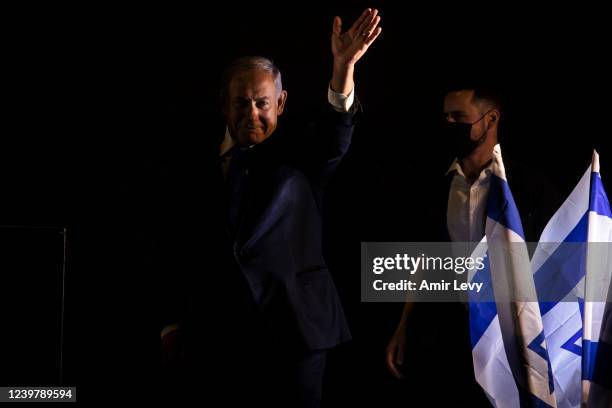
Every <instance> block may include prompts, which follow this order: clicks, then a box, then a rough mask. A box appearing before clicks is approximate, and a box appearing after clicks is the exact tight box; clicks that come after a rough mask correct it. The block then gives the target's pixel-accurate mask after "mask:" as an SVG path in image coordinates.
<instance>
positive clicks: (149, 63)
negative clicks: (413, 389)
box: [0, 1, 612, 406]
mask: <svg viewBox="0 0 612 408" xmlns="http://www.w3.org/2000/svg"><path fill="white" fill-rule="evenodd" d="M365 7H377V8H379V9H380V10H381V16H382V22H381V26H382V27H383V33H382V35H381V36H380V38H379V39H378V40H377V41H376V43H375V44H374V46H373V47H372V48H371V49H370V50H369V51H368V53H367V54H366V56H365V57H364V59H363V60H362V61H360V62H359V64H358V66H357V71H356V92H357V95H358V96H359V98H360V100H361V102H362V105H363V107H364V116H363V118H362V121H361V122H360V124H359V125H358V127H357V129H356V131H355V137H354V143H353V145H352V147H351V150H350V152H349V154H348V155H347V157H346V159H345V160H344V162H343V164H342V166H341V168H340V169H339V170H338V172H337V174H336V176H335V178H334V180H333V182H332V184H331V186H330V190H329V195H328V201H327V206H326V211H325V215H326V221H327V224H326V231H325V247H326V251H327V256H328V263H329V265H330V269H331V271H332V273H333V275H334V279H335V282H336V285H337V287H338V289H339V291H340V294H341V297H342V299H343V302H344V305H345V309H346V313H347V315H348V318H349V322H350V324H351V329H352V331H353V337H354V340H353V342H351V343H349V344H346V345H343V346H341V347H339V348H338V349H337V350H335V351H333V352H332V353H330V356H329V364H328V372H327V378H326V389H325V394H326V396H325V398H326V402H327V404H328V406H336V405H344V404H345V403H346V402H348V401H351V402H353V401H360V402H363V401H376V403H377V406H388V405H389V404H390V403H391V402H392V401H402V400H403V399H404V398H407V397H406V396H404V395H403V389H404V388H403V387H402V384H401V383H400V382H397V381H395V380H394V379H392V378H391V376H390V375H389V374H388V373H387V372H386V369H385V366H384V351H385V347H386V344H387V341H388V340H389V338H390V336H391V334H392V333H393V330H394V328H395V325H396V324H397V321H398V319H399V315H400V310H401V305H396V304H362V303H360V299H359V264H358V259H359V243H360V242H361V241H377V240H379V241H393V240H397V241H409V240H419V238H418V233H416V231H418V230H419V229H421V228H426V225H423V221H422V220H421V219H420V218H419V217H418V214H414V213H412V212H411V210H412V209H413V208H415V205H414V203H415V202H418V201H423V200H427V197H426V195H425V194H423V193H422V192H421V191H419V190H417V189H416V188H415V187H414V186H416V185H417V184H423V182H426V181H427V180H428V178H429V177H431V176H432V175H434V173H438V174H439V173H440V172H444V171H446V169H447V167H448V165H449V163H450V162H449V160H448V158H447V156H446V154H445V152H444V150H443V146H442V145H441V144H440V140H439V138H437V136H436V126H437V123H438V119H439V117H440V111H441V101H442V97H443V93H444V89H445V87H446V86H447V84H449V83H452V82H454V81H457V80H463V79H465V78H468V79H474V78H476V79H479V80H483V79H484V80H486V81H487V82H494V83H496V84H497V86H498V87H499V88H500V89H501V91H502V94H503V96H504V97H505V98H504V100H505V109H504V116H503V119H502V120H503V121H504V122H503V123H504V129H503V137H504V140H503V143H502V148H503V153H504V157H511V158H513V159H514V160H518V161H521V162H523V163H525V164H528V165H530V166H532V167H533V168H535V169H538V170H539V171H541V172H543V173H544V174H546V175H547V176H548V177H549V178H550V179H551V181H552V182H553V183H554V184H555V185H556V186H557V188H558V189H559V191H560V193H561V194H563V195H564V196H566V195H567V194H568V193H569V191H571V189H572V188H573V186H574V185H575V183H576V182H577V181H578V179H579V178H580V177H581V176H582V174H583V172H584V171H585V170H586V168H587V166H588V164H589V163H590V159H591V154H592V149H593V148H594V147H596V148H597V149H598V150H599V153H600V155H601V166H602V175H603V179H604V184H605V186H606V187H607V188H608V191H612V187H611V185H610V175H609V174H610V173H612V165H610V164H609V163H612V150H611V149H610V144H609V142H608V139H609V136H608V132H609V127H610V120H609V117H610V116H609V115H610V111H611V109H610V108H611V103H610V97H609V95H610V91H611V89H610V88H611V86H610V85H611V84H610V78H609V75H607V73H608V72H610V68H611V67H610V63H609V62H608V61H606V60H605V55H604V50H606V49H607V48H608V47H607V45H608V44H606V34H609V33H606V29H605V25H603V24H600V22H599V21H598V15H600V13H599V12H598V10H595V9H590V10H575V9H573V10H561V9H558V8H557V9H554V10H552V9H534V8H520V7H518V6H517V7H514V8H512V9H510V8H504V7H497V8H492V7H491V6H490V5H483V6H482V7H480V8H476V7H474V8H472V9H469V10H467V9H450V8H445V9H433V10H422V9H419V8H417V7H413V6H405V5H402V6H401V7H400V5H399V2H390V1H389V2H388V1H378V2H368V3H366V2H362V1H351V2H348V1H345V2H328V3H326V4H325V5H323V6H320V5H316V4H314V3H311V2H295V3H294V2H286V3H271V2H267V3H258V4H250V5H246V6H245V5H243V4H241V3H228V4H222V5H219V4H217V5H214V6H213V5H208V6H205V7H201V8H198V9H187V8H184V9H179V8H173V9H168V8H166V7H165V6H161V5H160V6H157V7H147V8H144V7H143V8H131V9H127V8H112V9H111V8H102V7H100V8H95V7H88V8H87V9H84V8H72V7H68V6H64V8H62V9H58V8H46V9H41V8H36V9H34V8H33V9H28V10H10V11H7V12H6V13H5V19H7V20H8V23H9V24H8V25H7V26H6V27H7V28H6V29H5V30H4V31H5V35H4V41H3V43H4V44H5V47H4V50H5V57H4V58H3V60H4V61H3V65H4V67H5V69H6V71H5V74H4V78H3V84H4V86H3V88H4V89H5V92H4V98H3V108H4V109H3V115H2V116H3V118H4V120H3V123H4V131H3V132H2V137H0V180H1V181H2V186H1V190H0V191H2V194H3V197H2V200H1V204H0V208H2V213H1V214H0V220H1V221H2V224H4V225H50V226H66V227H67V228H68V244H69V247H68V255H69V258H68V259H69V261H68V282H67V290H68V292H67V308H66V344H65V352H66V355H65V357H66V361H65V382H66V384H76V385H77V386H78V387H79V392H80V395H79V398H80V399H81V400H82V401H84V400H96V399H99V398H105V397H106V398H109V397H111V395H110V393H111V392H113V391H111V390H113V389H116V388H117V387H119V390H116V391H115V392H117V393H119V394H124V393H125V394H126V395H129V393H128V392H127V391H125V389H123V390H122V388H121V387H125V386H128V385H134V386H137V387H139V391H137V393H143V394H149V393H152V392H154V391H155V389H154V387H152V385H153V384H155V381H156V378H157V371H156V367H157V358H158V339H159V332H158V327H157V315H158V312H159V311H158V310H157V309H156V299H157V298H158V297H159V296H163V291H162V292H161V293H160V291H159V289H158V285H157V282H158V277H156V275H155V274H153V273H151V271H152V269H153V265H152V259H153V255H154V252H155V250H156V248H155V246H154V245H155V244H154V242H155V235H156V234H159V233H161V232H160V230H159V229H158V228H157V226H158V223H159V222H160V220H161V219H163V218H164V217H166V216H168V214H160V213H159V209H160V208H164V200H167V201H171V200H172V197H167V196H164V195H163V194H159V191H158V188H159V186H160V185H161V184H163V183H164V182H168V180H170V182H176V183H177V184H178V185H179V186H181V187H182V188H198V173H197V168H198V158H199V157H200V152H202V151H205V150H206V149H211V148H214V146H215V144H216V143H217V142H218V140H219V139H218V138H219V137H220V136H222V133H223V126H224V124H223V122H222V120H221V117H220V112H219V107H218V90H219V85H220V76H221V72H222V70H223V68H224V66H225V65H226V64H227V63H228V62H229V61H230V60H231V59H233V58H234V57H237V56H241V55H253V54H263V55H266V56H269V57H271V58H272V59H273V60H274V61H275V62H276V63H277V65H278V66H279V67H280V69H281V71H282V72H283V84H284V86H285V88H286V89H287V90H288V92H289V97H288V105H287V112H286V115H285V117H284V118H283V120H296V119H299V118H300V117H303V116H307V115H308V112H310V110H311V108H313V107H314V106H316V105H317V104H318V103H320V102H321V101H324V100H325V97H326V96H325V95H326V94H325V92H326V87H327V82H328V81H329V79H330V76H331V62H332V56H331V51H330V40H329V36H330V33H331V23H332V18H333V16H334V15H340V16H341V17H342V18H343V21H344V24H345V28H347V27H348V26H349V24H350V23H352V21H354V20H355V19H356V18H357V17H358V15H359V14H360V13H361V11H362V10H363V9H364V8H365ZM281 126H282V123H281ZM160 201H161V204H160ZM205 201H206V199H205V197H202V202H203V203H204V205H205ZM203 211H205V208H203ZM398 224H399V225H407V226H409V225H414V229H410V230H406V231H405V232H404V231H401V230H400V229H398V228H397V225H398ZM15 335H17V336H18V335H19V333H15ZM132 395H133V396H134V395H138V394H132Z"/></svg>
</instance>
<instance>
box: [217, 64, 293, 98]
mask: <svg viewBox="0 0 612 408" xmlns="http://www.w3.org/2000/svg"><path fill="white" fill-rule="evenodd" d="M248 70H258V71H265V72H269V73H270V74H272V78H273V79H274V86H275V87H276V95H279V94H280V92H281V91H282V90H283V83H282V81H281V73H280V70H279V69H278V68H277V67H276V65H274V62H273V61H272V60H271V59H270V58H266V57H261V56H248V57H240V58H237V59H235V60H234V61H232V62H231V63H230V64H229V66H228V67H227V68H226V69H225V72H224V73H223V83H222V88H221V102H222V103H224V102H225V101H226V100H227V97H228V93H229V84H230V82H231V81H232V79H233V78H234V76H235V75H236V73H238V72H243V71H248Z"/></svg>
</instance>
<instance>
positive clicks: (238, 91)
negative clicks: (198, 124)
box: [224, 70, 287, 146]
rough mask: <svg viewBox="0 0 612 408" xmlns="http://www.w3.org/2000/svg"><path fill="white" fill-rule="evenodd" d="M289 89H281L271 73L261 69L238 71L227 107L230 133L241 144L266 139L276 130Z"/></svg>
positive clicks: (229, 89) (225, 111)
mask: <svg viewBox="0 0 612 408" xmlns="http://www.w3.org/2000/svg"><path fill="white" fill-rule="evenodd" d="M286 99H287V92H286V91H281V92H278V91H277V89H276V87H275V85H274V77H273V75H272V74H271V73H269V72H266V71H262V70H245V71H242V72H237V73H236V74H235V75H234V76H233V78H232V80H231V82H230V84H229V86H228V98H227V101H226V104H225V107H224V113H225V117H226V120H227V125H228V128H229V132H230V135H231V136H232V138H233V139H234V141H236V142H238V143H239V144H240V145H241V146H252V145H255V144H258V143H261V142H263V141H264V140H265V139H267V138H268V137H269V136H270V135H271V134H272V133H273V132H274V130H275V129H276V125H277V121H278V116H279V115H281V114H282V113H283V110H284V107H285V100H286Z"/></svg>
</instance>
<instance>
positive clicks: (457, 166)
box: [445, 158, 493, 179]
mask: <svg viewBox="0 0 612 408" xmlns="http://www.w3.org/2000/svg"><path fill="white" fill-rule="evenodd" d="M453 171H456V172H457V174H458V175H459V176H461V177H463V178H464V179H465V178H466V177H465V173H464V172H463V169H462V168H461V162H460V161H459V159H458V158H455V160H453V162H452V163H451V165H450V167H449V168H448V170H446V173H445V175H448V174H449V173H452V172H453ZM492 172H493V161H492V160H491V163H489V165H488V166H487V167H485V168H484V169H482V171H481V172H480V175H479V176H478V179H481V178H482V177H483V174H484V176H485V177H488V176H489V175H490V174H491V173H492Z"/></svg>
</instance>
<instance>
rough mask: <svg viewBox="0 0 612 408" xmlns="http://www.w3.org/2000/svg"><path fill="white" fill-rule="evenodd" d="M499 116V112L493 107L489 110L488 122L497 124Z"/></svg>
mask: <svg viewBox="0 0 612 408" xmlns="http://www.w3.org/2000/svg"><path fill="white" fill-rule="evenodd" d="M499 117H500V113H499V111H498V110H497V109H493V110H492V111H491V112H489V122H490V123H492V124H493V125H496V126H497V124H498V123H499Z"/></svg>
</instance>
